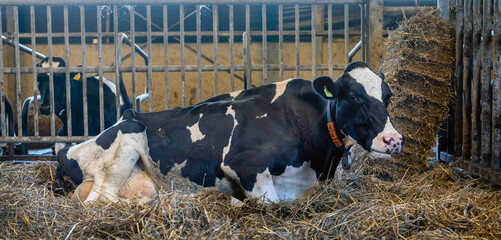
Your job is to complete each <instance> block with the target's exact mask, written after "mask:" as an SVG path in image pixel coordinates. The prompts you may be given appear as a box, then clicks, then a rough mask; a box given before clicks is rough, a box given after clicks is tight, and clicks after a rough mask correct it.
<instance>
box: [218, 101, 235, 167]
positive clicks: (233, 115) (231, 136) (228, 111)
mask: <svg viewBox="0 0 501 240" xmlns="http://www.w3.org/2000/svg"><path fill="white" fill-rule="evenodd" d="M226 115H231V116H232V117H233V129H231V135H230V139H228V145H226V147H224V148H223V156H222V157H223V158H222V161H223V162H224V159H225V157H226V154H228V152H229V151H230V147H231V140H232V139H233V132H234V131H235V128H236V127H237V125H238V122H237V118H236V117H235V115H236V112H235V110H233V106H231V105H230V106H229V107H228V110H226Z"/></svg>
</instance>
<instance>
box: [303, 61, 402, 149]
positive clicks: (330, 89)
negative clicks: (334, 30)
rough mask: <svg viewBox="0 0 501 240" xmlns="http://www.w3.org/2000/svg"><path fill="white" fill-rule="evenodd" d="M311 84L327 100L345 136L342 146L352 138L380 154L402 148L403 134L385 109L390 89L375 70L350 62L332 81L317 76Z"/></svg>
mask: <svg viewBox="0 0 501 240" xmlns="http://www.w3.org/2000/svg"><path fill="white" fill-rule="evenodd" d="M313 87H314V89H315V91H316V92H317V93H318V94H320V95H321V96H323V97H324V98H325V99H327V100H328V101H329V102H330V103H329V104H327V106H328V107H329V108H330V112H331V115H332V119H333V120H334V122H335V123H336V126H337V127H338V128H339V130H340V131H341V133H342V134H343V135H345V138H348V139H344V142H345V147H349V142H352V141H355V142H357V143H359V144H360V145H361V146H362V147H363V148H364V149H365V150H367V151H371V152H372V153H374V154H376V155H378V156H382V157H388V156H389V154H392V153H398V152H400V151H401V149H402V135H401V134H400V133H399V132H398V131H397V130H395V128H394V127H393V125H392V124H391V121H390V116H389V114H388V110H387V109H386V108H387V106H388V104H389V101H390V97H391V96H392V93H391V90H390V88H389V87H388V85H387V84H386V83H385V82H384V75H383V74H382V73H378V74H376V73H374V72H373V71H372V70H371V69H370V68H369V66H367V64H365V63H363V62H353V63H350V64H349V65H348V66H347V67H346V69H345V70H344V73H343V74H342V75H341V76H340V77H339V78H338V79H337V80H336V81H335V82H334V81H332V79H331V78H329V77H319V78H317V79H315V80H314V81H313ZM349 140H351V141H349ZM347 145H348V146H347Z"/></svg>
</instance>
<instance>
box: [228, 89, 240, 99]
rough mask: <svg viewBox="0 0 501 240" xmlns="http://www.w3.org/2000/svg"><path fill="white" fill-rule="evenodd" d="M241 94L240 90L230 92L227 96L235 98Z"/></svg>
mask: <svg viewBox="0 0 501 240" xmlns="http://www.w3.org/2000/svg"><path fill="white" fill-rule="evenodd" d="M241 92H242V90H239V91H234V92H230V93H229V94H230V96H231V97H232V98H236V97H237V96H238V95H239V94H240V93H241Z"/></svg>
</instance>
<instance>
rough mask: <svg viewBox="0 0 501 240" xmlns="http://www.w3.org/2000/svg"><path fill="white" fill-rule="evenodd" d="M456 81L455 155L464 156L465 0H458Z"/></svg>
mask: <svg viewBox="0 0 501 240" xmlns="http://www.w3.org/2000/svg"><path fill="white" fill-rule="evenodd" d="M456 3H457V4H456V6H458V9H457V11H456V27H455V29H456V44H455V46H456V62H455V68H454V69H456V83H455V90H456V92H455V99H457V101H455V105H454V136H455V137H454V156H455V157H460V156H462V151H463V150H462V149H463V138H462V136H463V118H462V115H463V114H462V113H463V101H462V96H463V87H462V86H463V70H462V68H463V26H464V25H463V24H464V23H463V8H462V6H463V0H456Z"/></svg>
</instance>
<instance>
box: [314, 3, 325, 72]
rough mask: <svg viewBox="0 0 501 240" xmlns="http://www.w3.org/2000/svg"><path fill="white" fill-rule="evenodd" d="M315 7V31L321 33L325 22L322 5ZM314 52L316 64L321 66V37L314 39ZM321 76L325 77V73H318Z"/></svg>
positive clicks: (322, 53) (322, 52) (322, 51)
mask: <svg viewBox="0 0 501 240" xmlns="http://www.w3.org/2000/svg"><path fill="white" fill-rule="evenodd" d="M313 6H315V15H316V17H315V20H316V22H315V29H316V30H317V31H323V30H324V23H325V20H324V5H313ZM315 41H316V42H315V46H316V48H315V50H316V52H315V53H313V54H315V56H316V60H315V62H316V64H322V63H323V61H322V60H323V59H324V58H323V55H324V48H323V46H324V45H323V37H322V36H317V37H315ZM320 74H321V75H325V73H324V72H323V71H322V72H321V73H320Z"/></svg>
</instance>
